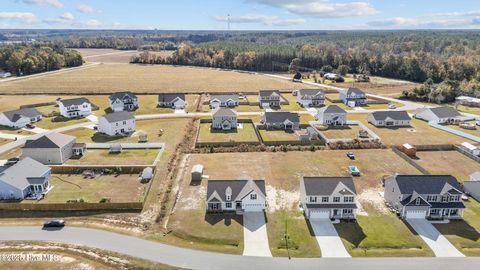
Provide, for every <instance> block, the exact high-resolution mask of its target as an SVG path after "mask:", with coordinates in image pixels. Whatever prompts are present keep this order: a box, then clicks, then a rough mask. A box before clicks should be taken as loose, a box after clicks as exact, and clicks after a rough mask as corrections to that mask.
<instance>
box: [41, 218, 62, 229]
mask: <svg viewBox="0 0 480 270" xmlns="http://www.w3.org/2000/svg"><path fill="white" fill-rule="evenodd" d="M43 227H45V228H61V227H65V221H64V220H61V219H55V220H49V221H47V222H45V223H44V224H43Z"/></svg>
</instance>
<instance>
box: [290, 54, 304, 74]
mask: <svg viewBox="0 0 480 270" xmlns="http://www.w3.org/2000/svg"><path fill="white" fill-rule="evenodd" d="M301 62H302V60H301V59H300V58H293V59H292V61H291V62H290V65H289V66H288V70H289V71H290V73H296V72H298V69H299V68H300V64H301Z"/></svg>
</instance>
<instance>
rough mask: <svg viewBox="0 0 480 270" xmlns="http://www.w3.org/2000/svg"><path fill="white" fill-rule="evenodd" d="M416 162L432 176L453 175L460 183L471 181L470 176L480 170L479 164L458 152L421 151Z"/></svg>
mask: <svg viewBox="0 0 480 270" xmlns="http://www.w3.org/2000/svg"><path fill="white" fill-rule="evenodd" d="M417 157H418V159H417V160H415V162H417V163H418V164H420V166H422V167H423V168H425V169H427V170H428V171H429V172H430V173H432V174H451V175H453V176H455V177H456V178H457V180H458V181H459V182H463V181H465V180H469V179H470V177H469V175H470V174H472V173H474V172H476V171H478V170H480V166H479V164H478V163H477V162H476V161H474V160H472V159H471V158H469V157H467V156H465V155H463V154H461V153H460V152H457V151H420V152H417Z"/></svg>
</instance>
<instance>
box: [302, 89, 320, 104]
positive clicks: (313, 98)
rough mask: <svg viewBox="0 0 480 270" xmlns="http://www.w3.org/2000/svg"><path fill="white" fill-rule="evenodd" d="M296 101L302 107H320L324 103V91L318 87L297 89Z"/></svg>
mask: <svg viewBox="0 0 480 270" xmlns="http://www.w3.org/2000/svg"><path fill="white" fill-rule="evenodd" d="M297 103H298V104H300V105H301V106H302V107H304V108H308V107H321V106H323V105H324V104H325V93H324V92H323V91H322V90H320V89H300V90H298V91H297Z"/></svg>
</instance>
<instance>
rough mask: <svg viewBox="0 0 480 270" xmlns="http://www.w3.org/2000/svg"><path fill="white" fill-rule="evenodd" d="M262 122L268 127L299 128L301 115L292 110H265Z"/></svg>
mask: <svg viewBox="0 0 480 270" xmlns="http://www.w3.org/2000/svg"><path fill="white" fill-rule="evenodd" d="M260 123H261V124H262V125H264V126H265V128H266V129H284V130H297V129H299V128H300V116H299V115H298V113H292V112H265V113H264V114H263V116H262V120H261V121H260Z"/></svg>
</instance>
